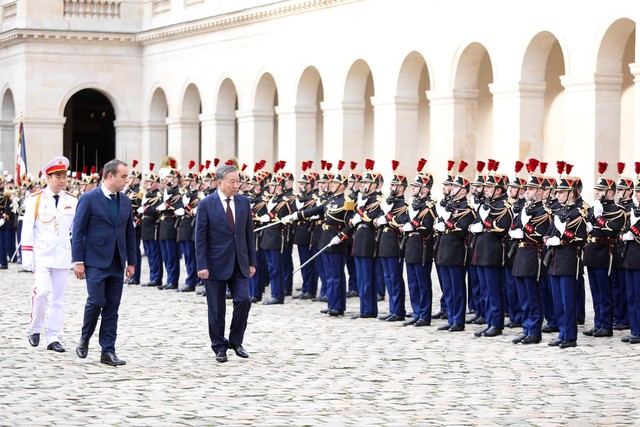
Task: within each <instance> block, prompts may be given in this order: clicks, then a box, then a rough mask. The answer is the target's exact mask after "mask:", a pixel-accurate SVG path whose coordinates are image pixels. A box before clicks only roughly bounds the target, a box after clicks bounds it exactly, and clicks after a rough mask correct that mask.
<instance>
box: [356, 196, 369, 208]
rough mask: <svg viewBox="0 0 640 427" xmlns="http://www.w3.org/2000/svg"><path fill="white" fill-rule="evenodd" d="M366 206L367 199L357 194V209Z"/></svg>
mask: <svg viewBox="0 0 640 427" xmlns="http://www.w3.org/2000/svg"><path fill="white" fill-rule="evenodd" d="M366 204H367V198H366V197H364V194H362V193H358V203H357V204H356V205H357V206H358V207H359V208H361V207H363V206H364V205H366Z"/></svg>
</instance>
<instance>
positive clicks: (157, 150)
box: [140, 120, 167, 173]
mask: <svg viewBox="0 0 640 427" xmlns="http://www.w3.org/2000/svg"><path fill="white" fill-rule="evenodd" d="M142 129H143V131H142V154H141V159H140V161H141V162H142V167H141V168H140V169H141V170H145V171H146V170H148V169H149V163H155V167H154V169H153V170H154V172H156V173H157V172H158V169H159V168H160V162H162V159H164V157H165V156H166V155H167V123H166V122H165V121H164V120H163V121H148V122H145V123H143V125H142Z"/></svg>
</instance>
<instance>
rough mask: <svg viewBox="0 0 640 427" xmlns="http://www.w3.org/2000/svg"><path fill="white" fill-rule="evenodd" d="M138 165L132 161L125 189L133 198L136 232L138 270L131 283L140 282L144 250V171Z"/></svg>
mask: <svg viewBox="0 0 640 427" xmlns="http://www.w3.org/2000/svg"><path fill="white" fill-rule="evenodd" d="M137 165H138V161H137V160H134V161H132V162H131V172H130V173H129V185H128V186H127V189H126V190H125V194H126V196H127V197H128V198H129V199H130V200H131V209H132V210H133V221H134V226H135V233H136V270H135V273H133V276H131V277H130V278H129V280H128V281H126V283H127V284H129V285H139V284H140V271H141V270H142V252H141V251H140V245H141V241H142V227H141V225H140V222H141V221H142V214H141V213H139V212H138V209H140V206H141V205H142V197H143V193H142V192H141V191H140V182H141V180H142V173H140V172H139V171H137V170H136V169H135V167H136V166H137Z"/></svg>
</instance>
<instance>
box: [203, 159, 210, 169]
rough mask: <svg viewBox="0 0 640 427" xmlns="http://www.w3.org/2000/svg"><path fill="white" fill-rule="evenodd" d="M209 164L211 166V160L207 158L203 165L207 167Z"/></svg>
mask: <svg viewBox="0 0 640 427" xmlns="http://www.w3.org/2000/svg"><path fill="white" fill-rule="evenodd" d="M209 166H211V160H207V161H206V162H204V167H205V168H207V169H209Z"/></svg>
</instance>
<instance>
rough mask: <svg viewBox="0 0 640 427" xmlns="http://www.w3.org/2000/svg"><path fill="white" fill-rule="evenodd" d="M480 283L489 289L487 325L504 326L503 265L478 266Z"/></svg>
mask: <svg viewBox="0 0 640 427" xmlns="http://www.w3.org/2000/svg"><path fill="white" fill-rule="evenodd" d="M477 268H478V277H479V278H480V284H481V285H482V287H483V288H484V289H486V290H487V325H489V326H495V327H496V328H500V329H502V328H504V298H503V294H502V283H503V281H502V280H501V278H500V276H501V270H502V267H488V266H477Z"/></svg>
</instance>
